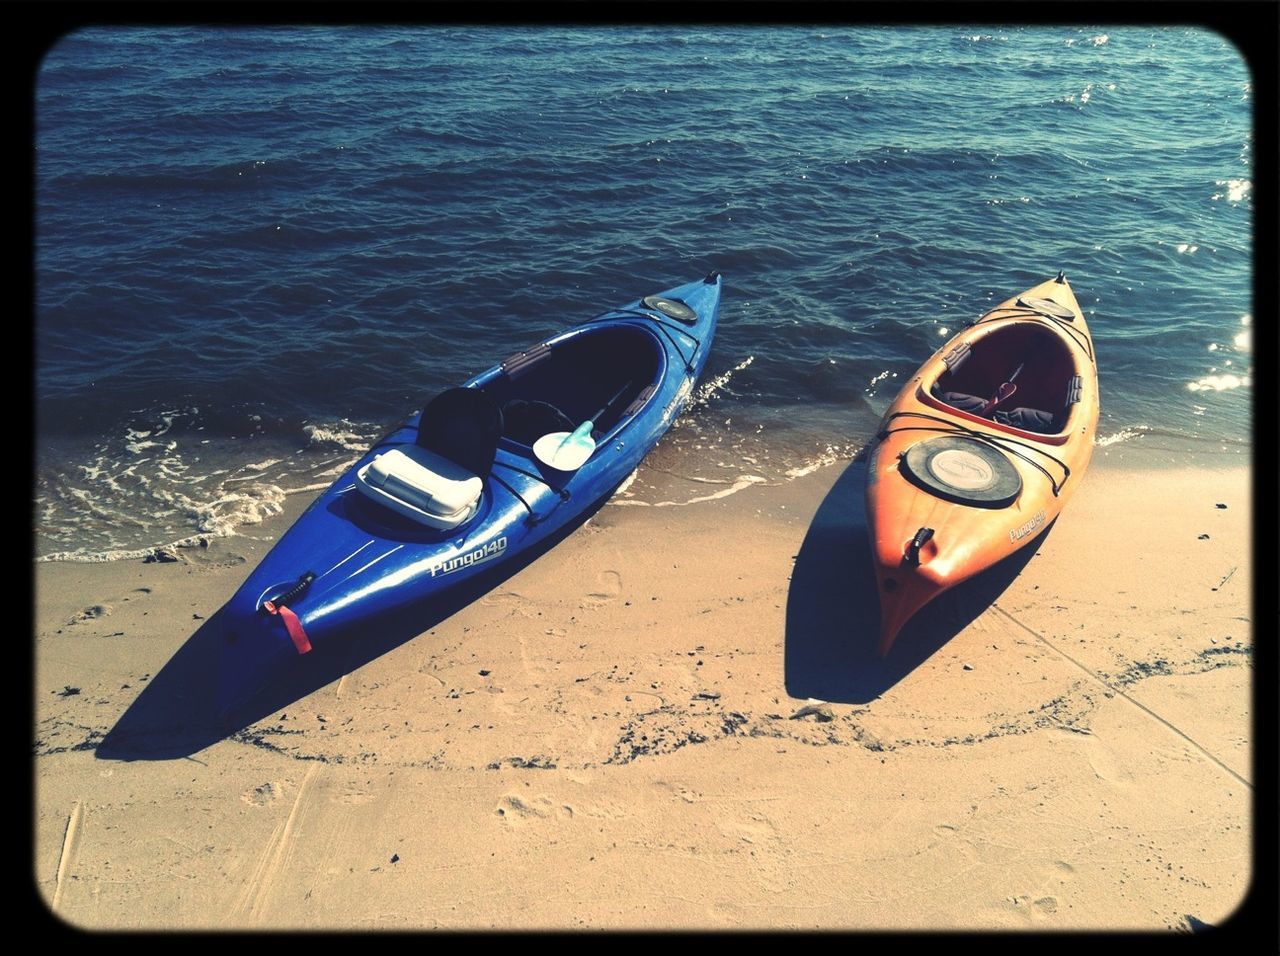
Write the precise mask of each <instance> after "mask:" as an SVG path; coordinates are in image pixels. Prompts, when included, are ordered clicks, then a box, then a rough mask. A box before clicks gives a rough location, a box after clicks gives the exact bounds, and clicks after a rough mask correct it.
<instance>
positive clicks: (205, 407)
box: [34, 26, 1254, 558]
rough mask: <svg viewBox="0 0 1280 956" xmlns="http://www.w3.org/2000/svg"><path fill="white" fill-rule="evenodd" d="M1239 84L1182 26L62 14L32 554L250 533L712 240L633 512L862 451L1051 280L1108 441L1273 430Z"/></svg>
mask: <svg viewBox="0 0 1280 956" xmlns="http://www.w3.org/2000/svg"><path fill="white" fill-rule="evenodd" d="M1251 98H1252V90H1251V87H1250V76H1249V71H1248V69H1247V67H1246V65H1245V64H1244V62H1243V61H1242V59H1241V58H1240V56H1239V54H1238V53H1237V52H1236V51H1235V50H1234V48H1233V47H1232V46H1231V45H1230V44H1229V43H1228V41H1227V40H1225V39H1224V38H1222V37H1221V36H1218V35H1216V34H1214V33H1211V32H1207V31H1203V30H1197V29H1184V28H1160V29H1146V28H1136V27H1123V28H1108V29H1106V30H1105V31H1102V30H1099V29H1097V28H1092V29H1088V28H1076V27H1070V26H1060V27H1037V28H1027V29H1016V30H1005V31H999V32H986V31H984V30H975V29H967V28H964V27H959V26H947V27H914V28H884V27H865V26H864V27H850V28H840V29H835V28H829V27H828V28H821V29H809V28H780V27H779V28H733V29H730V28H698V29H688V28H679V29H676V28H669V29H668V28H641V27H612V28H601V29H568V28H551V27H544V28H526V29H514V28H508V29H498V28H492V29H480V28H448V29H427V28H371V27H364V28H346V29H341V28H333V29H330V28H319V27H313V28H303V29H276V28H271V29H267V28H236V29H229V28H228V29H213V28H165V29H142V28H128V29H125V28H110V29H107V28H103V29H90V30H85V31H82V32H78V33H75V34H73V35H70V36H68V37H65V38H64V39H63V40H62V41H60V42H59V44H58V45H57V46H55V47H54V48H53V49H52V50H51V51H50V52H49V54H48V55H47V57H46V58H45V60H44V62H43V65H42V67H41V69H40V72H39V75H38V77H37V85H36V102H35V106H36V110H35V119H36V137H35V146H36V163H35V166H36V195H35V199H36V250H35V266H36V326H35V328H36V347H37V368H36V398H37V405H36V415H37V421H36V425H37V473H36V487H35V490H34V493H35V499H36V515H37V526H36V541H35V552H36V554H37V555H38V556H51V555H60V556H64V557H78V558H91V557H95V556H96V557H110V556H120V555H124V554H130V553H135V552H137V551H139V549H146V548H149V547H153V546H155V545H158V544H162V543H165V542H169V541H174V540H179V539H189V538H193V537H194V536H199V535H201V534H225V533H234V532H235V530H236V529H237V528H240V529H243V527H244V525H245V523H252V522H254V521H257V520H260V519H261V518H262V517H263V516H265V515H268V514H271V513H274V512H275V511H277V510H278V509H279V507H280V503H281V502H282V501H283V498H284V496H285V495H286V494H288V493H309V489H318V488H319V487H322V486H324V484H325V483H326V482H327V481H329V480H331V479H332V478H333V477H334V476H335V475H336V474H337V473H339V471H340V470H341V469H342V468H343V467H344V466H345V465H346V464H347V463H349V462H350V461H351V460H353V459H354V457H355V456H356V455H357V454H358V453H359V451H360V450H361V449H362V448H363V447H364V446H365V445H366V444H367V443H368V441H369V440H370V439H372V438H373V437H374V436H375V435H376V434H378V433H379V432H380V431H381V430H382V429H383V428H384V427H385V426H386V425H388V424H389V423H391V422H392V421H394V420H396V419H398V418H399V417H401V416H402V415H403V414H404V413H406V412H407V411H409V410H410V409H413V408H416V407H418V406H419V405H420V404H421V402H422V401H423V399H424V398H425V397H427V396H429V395H430V394H432V393H434V392H435V391H438V390H439V389H441V388H444V387H446V386H448V385H451V384H456V383H457V382H458V381H460V380H462V379H464V378H466V377H468V376H469V375H470V374H472V373H474V372H476V371H479V370H481V369H483V368H485V367H488V366H489V365H491V364H493V363H494V362H495V361H497V360H499V359H501V358H502V357H503V356H505V355H507V354H509V353H510V352H511V351H512V350H514V349H517V348H521V347H523V346H526V345H529V344H532V343H533V342H535V341H537V340H539V339H540V338H542V337H544V336H546V335H547V334H549V333H551V332H554V331H557V330H559V329H561V328H564V327H566V326H568V325H571V324H574V323H576V322H577V321H580V320H582V319H585V318H587V317H589V316H591V315H593V314H595V313H596V312H598V311H600V310H602V309H604V308H606V307H608V306H610V305H615V304H620V303H622V302H624V301H627V300H630V299H634V298H636V297H637V296H639V295H643V294H647V293H649V292H653V291H656V290H659V289H662V288H666V287H669V286H672V285H675V284H678V283H680V282H683V281H687V280H690V279H695V278H699V277H700V276H702V275H703V274H705V273H706V272H707V271H708V270H710V269H713V268H714V269H718V270H720V271H721V272H722V273H724V275H725V279H726V286H725V295H724V301H723V308H722V313H721V323H720V329H719V332H718V334H717V337H716V342H715V348H714V351H713V353H712V356H711V360H710V364H709V366H708V369H707V373H706V378H705V379H704V383H703V387H702V389H701V391H700V394H699V399H698V401H697V402H695V403H694V405H693V406H692V407H691V408H690V409H689V411H688V412H687V413H686V414H685V415H684V416H683V418H682V419H681V420H680V422H679V423H678V427H677V428H675V429H674V430H673V431H672V433H671V434H670V435H669V436H668V438H667V439H665V440H664V442H663V443H662V445H660V446H659V448H658V449H657V450H656V451H655V452H654V453H653V454H652V455H651V456H650V457H649V458H648V459H646V463H645V465H644V467H643V468H642V470H641V474H640V476H639V478H638V479H637V481H636V482H635V483H634V484H633V485H632V486H631V487H630V488H629V489H628V490H627V492H626V495H628V496H630V498H629V499H626V500H645V495H647V494H649V493H650V491H649V485H648V484H647V483H646V481H645V478H646V472H648V473H649V474H654V473H656V472H657V471H658V470H661V471H662V472H663V473H671V474H675V475H677V476H679V477H681V478H682V479H684V481H685V482H686V483H687V484H688V494H687V495H686V496H685V498H683V499H682V501H692V500H694V499H697V498H700V497H705V496H707V495H711V494H718V493H720V492H721V491H724V490H726V489H733V488H738V487H744V486H746V485H749V484H751V483H753V482H758V481H767V482H777V481H786V480H789V479H790V478H792V477H795V476H796V475H798V474H803V473H805V472H806V471H808V470H811V469H812V468H813V467H815V466H816V465H818V464H819V463H821V462H824V461H831V460H838V459H840V458H843V457H848V456H851V455H852V454H854V453H855V452H856V451H857V450H858V448H860V447H862V445H864V444H865V443H866V441H867V440H868V438H869V437H870V435H871V433H872V431H873V429H874V426H875V423H876V421H877V419H878V417H879V415H880V414H881V413H882V412H883V410H884V408H885V407H886V406H887V405H888V403H889V402H890V400H891V399H892V398H893V395H894V394H895V393H896V390H897V388H898V387H899V384H900V383H901V382H902V381H903V380H904V378H905V377H906V376H908V375H909V374H910V373H911V372H912V371H913V370H914V369H915V368H916V366H918V365H919V364H920V362H921V361H923V360H924V358H926V357H927V356H928V355H929V354H930V353H931V352H932V351H933V349H934V348H936V347H937V346H938V345H939V344H941V342H942V341H943V340H944V339H945V337H946V336H948V335H950V334H951V333H953V332H954V331H956V329H957V328H958V327H959V326H961V325H962V324H963V323H965V322H967V321H968V320H970V319H972V318H974V317H976V316H977V315H978V314H979V313H980V312H981V311H983V310H984V309H985V308H987V307H989V306H990V305H992V304H994V303H995V302H997V301H999V300H1001V299H1003V298H1005V297H1006V296H1008V295H1011V294H1013V293H1015V292H1019V291H1021V290H1023V289H1025V288H1027V287H1029V286H1031V285H1033V284H1036V283H1038V282H1040V281H1042V280H1044V279H1046V278H1049V277H1051V276H1052V275H1054V274H1055V273H1056V272H1057V271H1058V270H1059V269H1063V270H1065V271H1066V273H1067V275H1068V277H1069V278H1070V279H1071V281H1072V284H1073V287H1074V288H1075V289H1076V292H1077V294H1078V296H1079V298H1080V302H1081V305H1082V306H1083V307H1084V309H1085V311H1086V314H1087V317H1088V319H1089V322H1090V326H1091V328H1092V330H1093V332H1094V336H1095V339H1096V344H1097V351H1098V355H1099V361H1100V374H1101V388H1102V396H1103V406H1102V421H1101V426H1100V427H1101V434H1102V436H1103V437H1102V439H1101V441H1102V443H1104V444H1117V443H1127V444H1141V443H1144V442H1145V443H1148V444H1152V443H1154V444H1162V443H1163V444H1164V445H1165V446H1167V447H1168V448H1170V449H1171V450H1174V451H1175V452H1176V453H1181V451H1182V450H1186V449H1193V450H1194V449H1195V448H1198V447H1203V448H1205V449H1212V450H1213V451H1214V452H1215V453H1219V454H1221V453H1225V454H1227V455H1239V456H1241V457H1242V458H1245V457H1247V456H1248V454H1249V450H1250V438H1249V431H1250V414H1251V409H1250V403H1251V397H1252V395H1251V393H1252V388H1253V359H1252V339H1251V336H1252V325H1251V323H1252V315H1253V311H1254V309H1253V306H1252V304H1251V301H1250V297H1251V281H1252V274H1251V269H1252V264H1251V257H1252V241H1253V240H1252V234H1251V220H1252V215H1253V208H1252V182H1253V171H1252V167H1253V159H1252V153H1253V139H1252V132H1251V129H1252V126H1251V124H1252V109H1253V107H1252V102H1251ZM650 503H655V504H656V503H658V502H657V500H656V499H655V500H653V501H651V502H650ZM673 503H680V502H673Z"/></svg>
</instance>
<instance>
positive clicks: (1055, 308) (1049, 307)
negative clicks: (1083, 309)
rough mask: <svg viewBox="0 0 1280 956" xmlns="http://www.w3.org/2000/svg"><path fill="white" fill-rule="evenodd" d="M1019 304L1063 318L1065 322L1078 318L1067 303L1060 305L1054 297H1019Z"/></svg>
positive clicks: (1044, 313)
mask: <svg viewBox="0 0 1280 956" xmlns="http://www.w3.org/2000/svg"><path fill="white" fill-rule="evenodd" d="M1018 305H1020V306H1022V307H1023V308H1025V309H1031V310H1032V311H1034V312H1039V313H1040V314H1041V315H1047V316H1049V318H1051V319H1062V320H1063V321H1064V322H1074V321H1075V320H1076V314H1075V313H1074V312H1072V311H1071V310H1070V309H1068V308H1067V307H1066V306H1065V305H1059V304H1058V303H1056V302H1054V301H1053V300H1052V299H1019V300H1018Z"/></svg>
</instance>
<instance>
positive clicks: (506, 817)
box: [493, 793, 574, 826]
mask: <svg viewBox="0 0 1280 956" xmlns="http://www.w3.org/2000/svg"><path fill="white" fill-rule="evenodd" d="M493 812H494V814H495V815H496V816H497V817H498V819H499V820H502V821H504V822H505V823H509V824H511V825H513V826H519V825H520V824H523V823H527V822H528V821H530V820H546V819H549V818H551V817H553V816H555V817H560V818H562V819H571V818H572V817H573V815H574V809H573V807H571V806H569V805H568V804H565V805H562V806H556V805H555V801H553V800H552V799H551V798H550V797H548V796H545V795H539V796H536V797H532V798H530V799H525V798H524V797H522V796H520V795H519V794H515V793H509V794H507V795H506V796H505V797H503V798H502V799H501V800H499V801H498V806H497V807H496V808H495V809H494V811H493Z"/></svg>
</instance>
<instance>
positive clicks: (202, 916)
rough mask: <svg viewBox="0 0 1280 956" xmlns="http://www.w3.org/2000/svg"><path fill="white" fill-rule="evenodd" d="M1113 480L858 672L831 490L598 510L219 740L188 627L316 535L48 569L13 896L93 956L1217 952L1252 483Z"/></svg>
mask: <svg viewBox="0 0 1280 956" xmlns="http://www.w3.org/2000/svg"><path fill="white" fill-rule="evenodd" d="M1101 451H1102V449H1100V450H1099V454H1096V455H1095V459H1094V461H1095V464H1094V465H1093V466H1092V467H1091V468H1090V470H1089V472H1088V473H1087V475H1086V476H1085V480H1084V481H1083V483H1082V485H1081V487H1080V488H1079V489H1078V490H1077V492H1076V495H1075V497H1074V498H1073V500H1072V501H1071V502H1070V503H1069V504H1068V506H1067V508H1066V509H1065V511H1064V512H1063V515H1062V516H1061V518H1060V519H1059V520H1058V522H1057V523H1056V524H1055V525H1054V526H1052V527H1051V528H1050V529H1049V530H1048V531H1047V532H1045V533H1044V534H1042V535H1041V536H1040V537H1039V538H1037V539H1036V541H1035V542H1034V544H1033V545H1030V546H1028V547H1027V548H1025V549H1023V550H1022V551H1021V552H1019V554H1018V555H1017V556H1015V557H1020V558H1022V560H1020V561H1018V562H1014V564H1013V566H1010V567H1004V566H1001V567H998V568H994V569H992V571H991V572H988V573H987V574H984V575H981V576H979V578H975V579H974V580H973V581H971V582H968V583H967V584H966V585H962V586H961V587H958V588H956V589H955V590H954V591H953V592H950V594H948V595H947V596H945V597H944V598H943V599H940V600H939V601H938V602H936V603H935V605H931V606H930V607H929V608H926V610H925V611H924V612H922V613H921V615H920V616H919V621H918V624H917V625H915V626H909V628H908V630H907V631H905V632H904V634H903V636H902V637H901V638H900V639H899V642H898V644H896V645H895V649H894V653H893V654H891V655H890V658H889V659H888V660H887V661H885V662H883V663H882V662H879V661H878V660H876V659H874V657H873V655H872V653H871V647H872V645H873V644H874V639H873V633H874V629H875V625H876V614H877V612H876V606H875V597H874V587H873V586H872V588H871V592H870V604H868V596H867V590H866V588H867V582H865V581H860V572H859V565H858V562H859V560H861V561H863V562H866V561H868V560H869V559H868V558H867V557H866V555H865V551H866V548H865V540H862V541H860V540H859V538H858V534H859V527H860V525H859V520H860V512H861V500H860V495H861V490H860V485H859V481H860V480H863V479H862V478H861V475H862V474H864V470H863V469H860V466H859V463H857V462H856V461H855V462H854V463H853V464H850V463H849V462H848V461H841V462H837V463H836V464H834V465H830V466H825V467H821V468H818V469H817V470H815V471H813V472H811V473H809V474H806V475H804V476H802V477H799V478H795V479H794V480H791V481H788V482H786V483H780V484H765V483H751V484H748V485H747V486H744V487H743V488H742V489H740V490H739V491H737V492H736V493H734V494H731V495H728V496H726V497H721V498H716V499H711V500H706V501H702V502H699V503H698V504H696V505H689V506H687V507H655V506H653V505H650V506H649V507H615V506H613V505H611V504H607V505H605V506H604V507H603V508H602V509H601V510H600V511H598V512H597V513H596V514H595V515H594V516H593V517H592V518H591V519H590V520H589V521H588V522H587V523H586V524H585V525H583V526H582V527H580V528H578V529H577V530H576V531H574V532H573V533H572V534H570V535H569V536H568V537H567V538H566V539H565V540H563V541H562V542H561V543H559V544H558V545H557V546H556V547H554V548H552V549H551V550H550V551H548V552H547V553H546V554H545V555H543V556H542V557H541V558H539V559H538V560H536V561H534V562H533V563H531V564H529V565H528V566H526V567H523V568H521V569H519V570H518V571H516V572H515V573H513V574H511V575H509V576H507V577H506V578H505V579H504V580H499V581H497V582H496V583H495V584H494V585H493V587H492V588H491V590H489V591H488V592H487V593H484V594H481V595H479V596H477V597H476V598H475V599H474V600H472V601H471V602H470V603H467V604H465V605H464V606H461V607H458V608H455V609H451V610H449V609H446V610H447V613H445V612H441V613H440V614H439V615H438V617H439V619H438V620H436V619H434V618H433V619H432V620H431V621H429V622H428V623H429V624H430V626H428V627H426V628H424V630H425V631H426V633H422V634H416V631H413V627H412V626H410V627H408V628H407V629H406V633H403V634H396V635H391V634H389V633H383V634H371V635H367V637H368V638H369V640H368V642H367V643H368V645H369V646H368V647H366V648H365V649H364V652H363V654H362V655H357V656H355V657H350V658H348V659H347V660H346V661H345V664H342V663H340V664H331V667H330V669H329V670H327V671H326V670H325V669H323V668H314V669H313V670H314V673H312V674H310V675H309V676H307V677H305V678H303V677H299V680H298V682H297V683H295V684H294V685H293V686H292V687H290V688H289V689H287V690H281V691H279V692H278V693H277V694H276V696H275V697H274V698H272V696H271V695H270V694H268V695H267V698H266V699H265V700H264V701H261V702H259V704H258V707H257V711H255V712H252V713H248V714H246V715H244V716H243V719H242V722H241V723H240V725H238V726H233V727H230V728H225V727H213V726H211V725H209V724H208V723H207V722H203V721H202V719H201V714H202V713H203V712H202V710H201V708H202V706H203V704H202V703H201V701H202V696H203V690H204V688H203V687H202V682H201V677H202V675H204V674H206V673H207V672H206V671H205V670H204V666H205V664H206V663H207V660H206V658H203V657H202V656H201V655H202V654H207V653H208V651H209V648H210V647H211V646H212V641H211V640H210V638H209V636H208V635H209V634H210V633H211V632H212V626H211V625H210V624H209V622H210V621H211V620H212V619H213V618H214V615H215V614H216V611H217V608H218V607H219V606H220V604H221V602H222V601H225V600H227V599H228V598H229V597H230V596H231V594H232V593H233V591H234V589H235V587H236V586H237V585H238V584H239V582H240V581H241V580H242V579H243V577H244V575H245V574H247V573H248V571H249V570H250V569H251V568H252V566H253V565H254V564H255V563H256V562H257V560H259V559H260V558H261V556H262V554H263V553H265V550H266V549H267V548H268V547H269V546H270V543H271V542H270V541H269V540H266V539H267V538H268V537H270V536H274V535H278V534H279V533H280V532H281V531H283V530H284V528H286V527H288V525H289V524H290V523H291V522H292V520H293V519H294V518H295V517H296V515H297V514H298V513H300V512H301V510H302V509H303V508H304V507H305V506H306V504H308V503H309V502H310V500H311V496H310V495H294V496H290V498H292V499H296V500H289V499H286V505H285V511H284V513H283V514H282V515H278V516H274V517H271V518H268V519H267V520H266V521H264V522H263V523H262V524H261V525H258V526H257V527H255V528H253V529H251V530H252V532H253V534H252V536H250V535H240V536H236V537H230V538H219V539H213V540H212V541H211V542H210V544H209V547H208V548H197V549H185V550H186V551H189V552H190V553H189V554H188V553H184V554H183V559H182V560H179V561H175V562H171V563H144V562H142V561H139V560H133V561H112V562H105V563H87V562H50V561H45V562H40V561H36V562H34V568H35V572H34V573H35V585H36V587H35V595H36V607H35V621H34V624H35V627H34V630H35V647H36V651H35V672H34V678H35V683H34V689H35V694H34V697H35V714H34V722H35V726H34V733H35V746H34V753H35V760H34V773H35V809H36V840H35V854H36V855H35V860H34V872H35V879H36V885H37V889H38V892H39V894H40V896H41V898H42V899H43V901H44V902H45V904H46V905H47V906H51V907H52V908H53V911H54V912H55V913H56V914H57V915H58V917H60V918H62V919H65V920H67V921H68V922H69V923H71V924H72V925H76V926H79V927H84V928H122V927H126V926H127V927H131V928H132V927H138V928H142V927H146V928H170V929H172V928H183V929H185V928H213V927H217V928H229V927H236V928H240V927H244V928H252V927H258V928H333V929H342V928H372V927H382V926H386V927H401V928H417V927H441V928H489V927H500V928H571V927H580V926H581V927H586V926H590V927H603V928H811V927H812V928H862V929H980V928H989V929H1018V928H1027V929H1050V930H1051V929H1104V930H1105V929H1154V930H1159V929H1171V930H1185V929H1187V928H1188V927H1189V926H1192V925H1194V924H1192V923H1189V922H1188V917H1190V918H1192V919H1194V920H1195V921H1197V922H1199V923H1207V924H1210V925H1217V924H1219V923H1221V922H1222V921H1223V920H1225V919H1226V918H1227V917H1228V916H1229V914H1230V913H1231V911H1232V910H1233V909H1234V908H1235V906H1236V905H1237V904H1238V903H1239V902H1240V900H1241V899H1242V898H1243V897H1244V895H1245V894H1246V892H1247V891H1248V888H1249V884H1250V878H1251V873H1250V866H1251V839H1250V837H1251V828H1252V818H1251V814H1252V803H1253V780H1254V775H1253V771H1252V766H1251V763H1252V749H1251V734H1252V725H1251V717H1250V711H1251V707H1252V701H1251V684H1252V678H1253V662H1252V660H1253V659H1252V630H1253V622H1252V608H1251V604H1250V597H1251V592H1250V589H1251V586H1252V566H1251V561H1252V554H1251V550H1250V549H1251V542H1250V532H1251V522H1250V516H1251V512H1252V508H1251V501H1250V494H1251V480H1252V474H1251V470H1250V468H1249V467H1248V465H1247V464H1242V465H1232V466H1226V467H1223V468H1204V467H1197V468H1181V469H1177V468H1172V469H1150V470H1145V469H1144V470H1139V471H1135V470H1133V469H1128V468H1124V467H1117V466H1116V465H1115V462H1114V461H1112V462H1107V463H1106V464H1103V462H1105V461H1106V458H1105V457H1104V456H1103V455H1102V454H1101ZM1100 465H1101V467H1100ZM645 477H646V480H647V481H648V482H649V483H650V484H651V486H652V488H653V490H654V491H655V492H658V495H657V497H655V500H666V499H668V498H670V499H672V500H674V499H676V498H678V497H679V495H678V494H677V493H676V492H677V491H678V490H679V489H678V488H677V485H678V484H680V483H681V479H679V478H677V477H675V476H669V475H664V474H663V473H661V472H658V471H653V472H652V473H647V474H646V475H645ZM707 487H708V489H709V490H710V489H711V488H712V486H707ZM664 491H666V492H671V493H670V494H666V495H663V494H661V493H662V492H664ZM1171 502H1176V503H1177V507H1176V508H1171V507H1170V503H1171ZM1220 504H1225V505H1226V506H1227V507H1225V508H1220V507H1218V505H1220ZM1200 535H1207V536H1208V537H1207V538H1201V537H1200ZM655 541H657V542H662V545H663V546H662V547H654V542H655ZM860 549H861V554H860ZM1097 582H1106V586H1105V588H1099V587H1098V584H1097ZM416 623H421V622H420V621H419V622H416ZM408 631H413V633H407V632H408ZM202 633H204V634H205V637H203V638H202V637H200V635H201V634H202ZM415 634H416V636H415ZM353 663H354V666H345V665H352V664H353ZM193 891H194V892H193Z"/></svg>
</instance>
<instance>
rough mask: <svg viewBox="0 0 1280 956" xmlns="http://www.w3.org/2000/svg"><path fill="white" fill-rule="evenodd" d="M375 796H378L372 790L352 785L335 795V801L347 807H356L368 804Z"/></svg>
mask: <svg viewBox="0 0 1280 956" xmlns="http://www.w3.org/2000/svg"><path fill="white" fill-rule="evenodd" d="M375 796H377V794H376V793H375V792H374V791H373V790H372V789H371V788H365V787H361V786H360V785H359V784H351V785H348V786H345V787H343V788H342V789H341V790H339V791H338V792H337V793H335V794H334V795H333V801H334V803H341V804H345V805H346V806H356V805H358V804H361V803H368V802H369V801H370V800H372V799H373V798H374V797H375Z"/></svg>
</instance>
